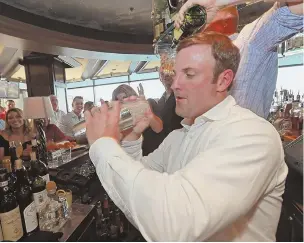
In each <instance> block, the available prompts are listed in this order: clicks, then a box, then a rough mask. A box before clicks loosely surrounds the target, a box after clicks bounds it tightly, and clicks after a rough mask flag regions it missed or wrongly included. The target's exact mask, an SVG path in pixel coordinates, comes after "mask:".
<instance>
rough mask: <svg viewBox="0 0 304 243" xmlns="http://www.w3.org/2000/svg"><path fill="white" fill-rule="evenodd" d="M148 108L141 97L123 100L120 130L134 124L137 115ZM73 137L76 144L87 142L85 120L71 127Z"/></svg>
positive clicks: (140, 114) (141, 114) (147, 104)
mask: <svg viewBox="0 0 304 243" xmlns="http://www.w3.org/2000/svg"><path fill="white" fill-rule="evenodd" d="M148 108H149V103H148V102H147V101H146V100H143V99H137V100H136V101H123V102H122V104H121V109H120V121H119V128H120V131H122V132H123V131H126V130H128V129H130V128H132V127H133V126H134V122H135V120H136V119H137V118H138V117H141V116H144V114H145V112H146V111H147V109H148ZM109 109H111V104H110V107H109ZM73 132H74V137H75V139H76V142H77V143H78V144H87V143H88V140H87V138H86V125H85V121H81V122H79V123H78V124H76V125H75V126H74V127H73Z"/></svg>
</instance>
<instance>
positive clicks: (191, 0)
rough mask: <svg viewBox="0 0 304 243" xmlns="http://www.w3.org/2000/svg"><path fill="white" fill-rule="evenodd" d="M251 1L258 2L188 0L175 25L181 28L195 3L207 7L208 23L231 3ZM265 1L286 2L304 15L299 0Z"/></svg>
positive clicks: (243, 1)
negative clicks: (187, 13)
mask: <svg viewBox="0 0 304 243" xmlns="http://www.w3.org/2000/svg"><path fill="white" fill-rule="evenodd" d="M249 2H258V1H257V0H249V1H248V0H247V1H246V0H188V1H187V2H186V3H185V4H184V5H183V6H182V7H181V8H180V10H179V12H178V14H177V16H176V18H175V23H174V24H175V27H177V28H179V27H180V26H181V25H182V23H183V21H184V17H185V14H186V12H187V11H188V9H190V8H191V7H193V6H194V5H200V6H202V7H204V8H205V9H206V12H207V23H210V22H211V21H212V20H213V18H214V16H215V15H216V12H217V11H218V10H220V9H221V8H224V7H227V6H231V5H238V4H242V3H249ZM265 2H273V3H275V2H279V3H280V4H281V5H284V4H286V5H287V6H288V7H289V10H290V11H291V12H292V13H293V14H297V15H303V2H302V1H299V0H279V1H277V0H265Z"/></svg>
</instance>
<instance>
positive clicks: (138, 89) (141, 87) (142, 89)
mask: <svg viewBox="0 0 304 243" xmlns="http://www.w3.org/2000/svg"><path fill="white" fill-rule="evenodd" d="M137 92H138V95H139V96H143V97H144V96H145V91H144V87H143V86H142V84H141V83H139V85H138V87H137Z"/></svg>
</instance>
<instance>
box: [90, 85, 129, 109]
mask: <svg viewBox="0 0 304 243" xmlns="http://www.w3.org/2000/svg"><path fill="white" fill-rule="evenodd" d="M126 84H127V83H126ZM119 85H121V83H120V84H108V85H99V86H95V102H96V105H100V103H99V100H100V99H103V100H105V101H111V100H112V93H113V91H114V89H116V88H117V87H118V86H119Z"/></svg>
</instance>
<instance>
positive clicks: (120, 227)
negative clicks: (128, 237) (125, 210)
mask: <svg viewBox="0 0 304 243" xmlns="http://www.w3.org/2000/svg"><path fill="white" fill-rule="evenodd" d="M115 224H116V225H117V227H118V230H119V236H122V235H123V234H124V225H123V222H122V221H121V218H120V210H119V209H118V208H117V209H116V210H115Z"/></svg>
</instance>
